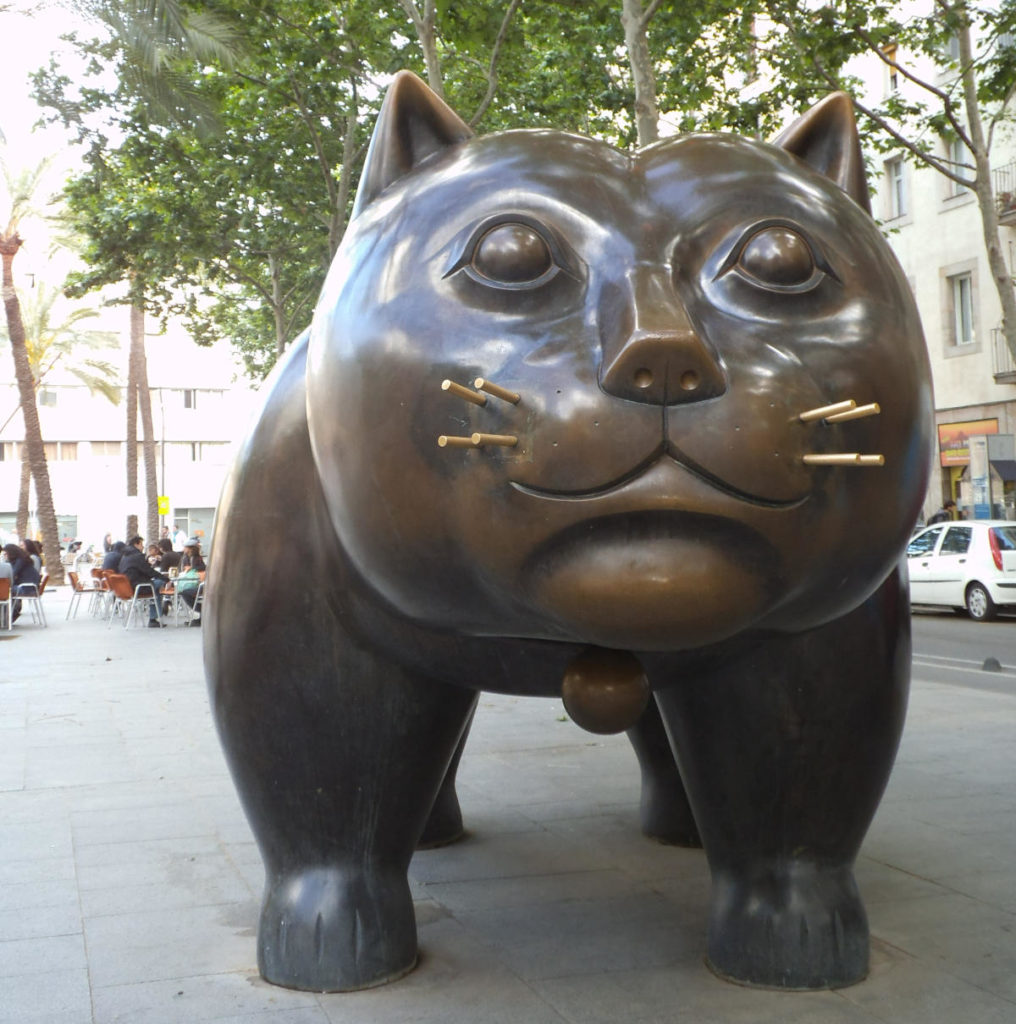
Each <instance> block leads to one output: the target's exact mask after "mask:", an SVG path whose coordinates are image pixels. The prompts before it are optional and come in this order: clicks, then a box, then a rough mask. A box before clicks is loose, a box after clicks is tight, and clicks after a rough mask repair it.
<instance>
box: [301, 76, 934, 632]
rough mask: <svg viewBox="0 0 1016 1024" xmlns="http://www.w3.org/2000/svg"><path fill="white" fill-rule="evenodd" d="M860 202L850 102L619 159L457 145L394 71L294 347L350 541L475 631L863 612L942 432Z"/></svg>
mask: <svg viewBox="0 0 1016 1024" xmlns="http://www.w3.org/2000/svg"><path fill="white" fill-rule="evenodd" d="M867 208H868V197H867V190H866V187H865V183H864V175H863V167H862V163H861V155H860V147H859V145H858V141H857V134H856V128H855V125H854V120H853V115H852V111H851V108H850V103H849V100H848V99H847V97H845V96H843V95H834V96H831V97H829V98H828V99H827V100H825V101H823V102H822V103H821V104H819V105H818V106H817V107H815V108H814V109H813V110H812V111H810V112H809V113H808V114H806V115H805V116H804V117H802V118H801V119H800V120H799V121H797V122H796V123H795V124H793V125H792V126H791V127H790V128H789V129H787V130H786V131H785V132H784V133H783V135H781V136H780V138H779V139H777V140H776V142H775V144H772V145H770V144H765V143H760V142H756V141H750V140H747V139H743V138H739V137H735V136H730V135H721V134H703V135H688V136H680V137H676V138H672V139H666V140H664V141H662V142H659V143H657V144H655V145H653V146H649V147H647V148H646V149H644V150H641V151H639V152H637V153H633V154H628V153H622V152H618V151H617V150H614V149H612V148H610V147H609V146H607V145H605V144H603V143H601V142H597V141H593V140H591V139H587V138H582V137H579V136H575V135H570V134H564V133H560V132H555V131H542V130H540V131H516V132H504V133H499V134H494V135H488V136H482V137H478V136H474V135H473V133H472V132H471V131H470V129H469V128H468V127H467V126H466V125H465V124H464V123H463V122H462V121H461V120H460V119H459V118H458V117H457V116H456V115H455V114H454V113H453V112H452V111H451V110H450V109H449V108H448V107H447V106H446V105H445V104H444V103H443V102H442V101H441V100H439V99H438V98H437V97H436V96H435V95H434V94H433V93H431V92H430V91H429V90H428V89H427V87H426V86H425V85H423V83H422V82H420V81H419V80H418V79H416V78H415V77H413V76H412V75H409V74H405V73H403V74H401V75H399V76H398V77H397V78H396V80H395V82H394V83H393V85H392V86H391V88H390V90H389V92H388V95H387V97H386V100H385V104H384V108H383V110H382V112H381V115H380V117H379V121H378V124H377V127H376V129H375V133H374V138H373V141H372V143H371V147H370V151H369V154H368V157H367V163H366V166H365V169H364V172H363V177H362V183H361V187H360V191H359V193H358V196H357V200H356V206H355V210H354V217H353V220H352V222H351V224H350V227H349V230H348V232H347V234H346V237H345V239H344V241H343V243H342V246H341V249H340V251H339V252H338V254H337V256H336V258H335V261H334V264H333V266H332V268H331V271H330V274H329V277H328V280H327V283H326V285H325V287H324V290H323V293H322V296H321V299H320V302H319V304H318V308H317V311H316V313H315V316H314V322H313V326H312V331H311V340H310V349H309V361H308V377H307V383H308V415H309V423H310V431H311V440H312V445H313V450H314V457H315V460H316V463H317V465H318V468H319V471H320V475H321V480H322V484H323V487H324V492H325V497H326V500H327V504H328V508H329V511H330V514H331V517H332V521H333V524H334V528H335V530H336V533H337V535H338V538H339V541H340V543H341V545H342V547H343V548H344V550H345V552H346V553H347V554H348V557H349V558H350V559H351V561H352V562H353V564H354V565H355V566H356V568H357V569H358V570H359V572H360V573H361V574H362V576H363V577H364V578H365V579H366V580H367V581H368V582H369V585H370V586H371V587H372V588H373V589H374V590H375V592H376V593H377V594H378V595H379V598H380V599H381V600H383V601H385V602H386V603H387V604H388V605H390V606H392V607H394V608H395V609H397V610H398V611H400V612H401V613H403V614H405V615H406V616H408V617H410V618H411V619H413V620H415V621H416V622H419V623H423V624H426V625H429V626H432V627H434V628H437V629H442V630H448V631H458V632H460V633H465V634H470V635H497V636H519V637H538V638H545V639H561V640H567V641H577V642H582V643H588V644H596V645H600V646H603V647H617V648H625V649H636V650H637V649H645V650H653V649H656V650H659V649H674V650H680V649H689V648H693V647H697V646H700V645H704V644H708V643H712V642H716V641H719V640H723V639H725V638H727V637H730V636H732V635H734V634H736V633H739V632H741V631H743V630H746V629H751V628H769V629H777V630H800V629H804V628H808V627H810V626H812V625H817V624H819V623H821V622H825V621H829V620H831V619H833V618H835V617H837V616H839V615H841V614H843V613H845V612H846V611H848V610H850V609H852V608H853V607H855V606H857V605H858V604H859V603H860V602H861V601H862V600H864V598H865V597H867V596H868V595H869V594H870V593H871V592H872V591H873V590H874V589H875V588H876V587H877V586H878V585H879V584H880V583H881V582H882V581H883V580H884V579H885V578H886V576H887V575H888V574H889V573H890V572H891V571H892V569H893V567H894V565H895V563H896V561H897V559H898V558H899V556H900V554H901V551H902V548H903V546H904V544H905V542H906V539H907V537H908V534H909V531H910V529H911V526H912V524H913V522H914V519H915V518H916V514H917V511H918V509H919V507H920V504H921V502H922V500H923V497H924V493H925V486H926V482H927V473H928V467H929V452H930V448H929V446H930V436H931V395H930V384H929V372H928V366H927V360H926V353H925V346H924V341H923V338H922V334H921V329H920V324H919V320H918V315H917V311H916V309H915V306H914V302H913V299H912V297H911V293H910V289H909V287H908V285H907V282H906V280H905V278H904V276H903V274H902V273H901V271H900V269H899V267H898V265H897V263H896V261H895V259H894V258H893V256H892V253H891V252H890V249H889V247H888V246H887V244H886V243H885V241H884V239H883V238H882V237H881V235H880V233H879V231H878V229H877V227H876V225H875V224H874V222H873V221H872V219H871V216H870V215H869V213H868V209H867ZM486 389H489V390H486ZM830 406H832V407H834V408H833V409H832V410H829V409H827V407H830ZM842 413H847V415H845V416H843V415H841V414H842Z"/></svg>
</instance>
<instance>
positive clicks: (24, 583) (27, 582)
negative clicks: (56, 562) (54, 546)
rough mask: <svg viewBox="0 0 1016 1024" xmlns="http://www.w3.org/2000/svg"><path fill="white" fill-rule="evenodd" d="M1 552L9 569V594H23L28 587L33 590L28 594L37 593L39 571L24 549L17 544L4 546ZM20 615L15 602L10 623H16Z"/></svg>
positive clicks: (19, 606) (18, 606) (19, 605)
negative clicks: (8, 564)
mask: <svg viewBox="0 0 1016 1024" xmlns="http://www.w3.org/2000/svg"><path fill="white" fill-rule="evenodd" d="M3 550H4V557H5V558H6V559H7V561H8V562H9V563H10V567H11V593H12V594H14V595H17V594H18V593H24V592H25V590H24V588H28V587H32V588H34V590H32V591H30V592H32V593H38V588H39V584H40V583H41V582H42V577H41V576H40V575H39V570H38V569H36V568H35V565H34V563H33V562H32V558H31V556H30V555H29V554H28V552H27V551H25V550H24V548H20V547H18V545H17V544H5V545H4V549H3ZM20 614H21V602H20V601H15V602H14V605H13V607H12V609H11V622H12V623H14V622H17V619H18V616H19V615H20Z"/></svg>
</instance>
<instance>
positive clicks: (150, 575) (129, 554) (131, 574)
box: [119, 536, 169, 629]
mask: <svg viewBox="0 0 1016 1024" xmlns="http://www.w3.org/2000/svg"><path fill="white" fill-rule="evenodd" d="M144 547H145V538H144V537H140V536H138V537H131V539H130V543H129V544H128V545H127V548H126V550H125V551H124V553H123V557H122V558H121V559H120V566H119V571H120V572H121V573H122V574H123V575H124V576H126V577H127V579H128V580H129V581H130V585H131V586H132V587H133V588H134V589H135V590H137V588H138V585H139V584H141V583H151V584H152V587H153V588H154V591H155V600H154V601H150V602H149V604H148V625H149V626H150V627H151V628H152V629H160V628H161V627H162V620H161V618H160V616H159V605H160V598H159V591H160V590H161V588H162V587H163V586H165V585H166V584H167V583H168V582H169V580H168V579H167V578H166V577H165V576H163V575H162V573H161V572H159V571H158V569H155V568H153V567H152V566H150V565H149V564H148V559H146V558H145V551H144Z"/></svg>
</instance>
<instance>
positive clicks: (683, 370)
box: [600, 266, 727, 405]
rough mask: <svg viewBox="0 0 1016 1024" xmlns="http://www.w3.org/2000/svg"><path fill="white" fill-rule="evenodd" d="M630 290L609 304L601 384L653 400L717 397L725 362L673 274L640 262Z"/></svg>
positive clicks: (635, 398)
mask: <svg viewBox="0 0 1016 1024" xmlns="http://www.w3.org/2000/svg"><path fill="white" fill-rule="evenodd" d="M625 283H626V288H625V290H626V291H627V293H628V294H627V295H621V294H619V293H615V294H613V295H612V296H611V297H610V299H609V300H608V301H609V302H610V304H612V305H613V304H615V303H616V304H617V305H616V306H615V308H614V309H612V310H604V313H605V314H606V315H605V316H604V321H605V324H608V323H609V325H610V326H609V327H608V329H607V330H605V331H604V332H603V333H604V337H603V363H602V365H601V368H600V386H601V387H602V388H603V390H604V391H606V392H607V393H608V394H611V395H616V396H617V397H618V398H627V399H630V400H631V401H635V402H646V403H648V404H651V405H677V404H682V403H685V402H698V401H702V400H703V399H706V398H715V397H716V396H717V395H721V394H723V392H724V391H726V389H727V382H726V378H725V376H724V374H723V370H722V369H721V367H720V365H719V363H718V362H717V360H716V358H715V357H714V356H713V354H712V352H711V351H710V350H709V348H708V346H707V345H706V344H705V342H704V341H703V340H702V338H701V337H700V336H699V334H698V332H697V331H696V330H695V328H694V326H693V325H692V323H691V320H690V318H689V316H688V311H687V310H686V309H685V307H684V304H683V303H682V302H681V300H680V298H679V297H678V295H677V293H676V292H675V290H674V286H673V283H672V281H671V279H670V274H669V273H668V272H667V271H666V270H664V269H662V268H658V267H644V266H639V267H636V268H635V269H633V270H631V271H630V272H629V273H628V275H627V278H626V282H625Z"/></svg>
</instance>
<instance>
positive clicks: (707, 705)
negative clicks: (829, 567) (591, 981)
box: [657, 573, 910, 989]
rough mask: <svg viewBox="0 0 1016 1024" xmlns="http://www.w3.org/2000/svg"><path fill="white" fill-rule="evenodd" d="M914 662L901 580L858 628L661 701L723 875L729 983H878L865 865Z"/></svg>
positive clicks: (781, 642)
mask: <svg viewBox="0 0 1016 1024" xmlns="http://www.w3.org/2000/svg"><path fill="white" fill-rule="evenodd" d="M909 662H910V619H909V605H908V602H907V599H906V594H905V591H904V590H903V589H902V588H901V585H900V580H899V577H898V575H897V574H895V573H894V574H893V575H892V576H891V577H890V578H889V580H887V581H886V583H885V584H883V586H882V588H881V589H880V590H879V591H878V592H877V593H876V594H875V595H874V596H873V597H872V598H870V599H869V600H868V601H867V602H866V603H865V604H864V605H862V606H861V607H860V608H858V609H857V610H855V611H854V612H852V613H850V614H849V615H847V616H846V617H844V618H842V619H840V620H837V621H835V622H832V623H829V624H827V625H825V626H822V627H820V628H818V629H815V630H811V631H809V632H807V633H802V634H797V635H771V636H769V637H768V638H767V639H765V640H764V641H763V642H762V643H760V644H759V645H757V646H755V647H754V648H752V649H750V650H747V651H745V652H744V653H743V654H742V655H740V656H739V657H738V658H735V659H732V660H730V661H728V662H725V663H724V664H723V665H722V666H721V667H720V668H719V669H717V671H716V672H715V673H714V674H711V675H709V676H707V677H705V678H700V679H698V680H696V681H693V682H691V681H690V682H689V683H687V684H677V685H675V686H672V687H669V688H666V689H664V690H663V691H661V692H660V693H659V694H658V695H657V699H658V701H659V704H660V707H661V711H662V713H663V716H664V720H665V722H666V723H667V726H668V729H669V730H670V731H671V733H672V735H673V736H674V738H675V741H676V746H677V749H678V751H679V758H680V762H681V772H682V775H683V777H684V780H685V783H686V785H687V787H688V793H689V797H690V800H691V803H692V807H693V808H694V811H695V818H696V821H697V822H698V825H699V828H700V830H701V833H702V839H703V843H704V845H705V849H706V854H707V857H708V859H709V864H710V869H711V871H712V876H713V892H712V908H711V914H710V924H709V962H710V964H711V966H712V967H713V968H714V970H716V972H717V973H718V974H720V975H722V976H725V977H729V978H731V979H734V980H736V981H739V982H743V983H748V984H756V985H765V986H773V987H779V988H803V989H812V988H835V987H839V986H843V985H848V984H851V983H853V982H856V981H859V980H861V979H862V978H863V977H864V976H865V975H866V974H867V970H868V951H869V938H868V923H867V917H866V915H865V911H864V907H863V905H862V903H861V899H860V896H859V894H858V890H857V886H856V884H855V881H854V877H853V864H854V860H855V858H856V856H857V852H858V850H859V848H860V845H861V842H862V840H863V838H864V834H865V832H866V830H867V828H868V826H869V824H870V822H871V819H872V817H873V815H874V813H875V810H876V808H877V805H878V801H879V799H880V798H881V795H882V792H883V790H884V788H885V784H886V782H887V781H888V778H889V772H890V770H891V768H892V763H893V759H894V757H895V753H896V748H897V745H898V742H899V736H900V732H901V730H902V726H903V719H904V713H905V706H906V695H907V690H908V685H909Z"/></svg>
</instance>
